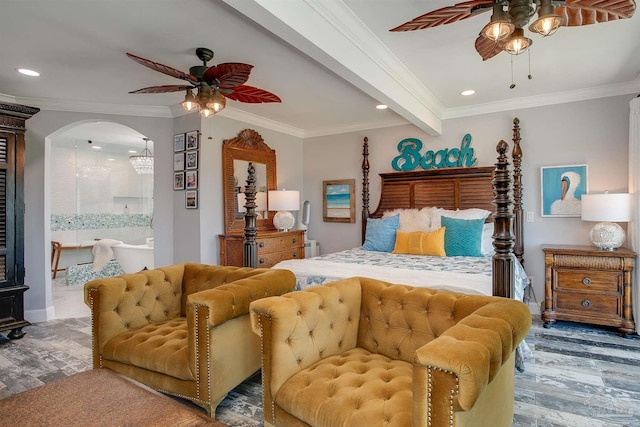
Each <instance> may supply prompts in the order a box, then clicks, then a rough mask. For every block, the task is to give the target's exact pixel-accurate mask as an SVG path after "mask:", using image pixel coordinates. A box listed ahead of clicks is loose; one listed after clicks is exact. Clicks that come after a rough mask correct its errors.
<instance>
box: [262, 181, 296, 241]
mask: <svg viewBox="0 0 640 427" xmlns="http://www.w3.org/2000/svg"><path fill="white" fill-rule="evenodd" d="M299 209H300V192H299V191H295V190H294V191H287V190H280V191H269V210H270V211H277V212H276V214H275V215H274V216H273V225H274V226H275V227H276V228H277V229H278V230H280V231H289V230H291V228H293V224H295V222H296V221H295V218H294V217H293V214H292V213H291V212H290V211H297V210H299Z"/></svg>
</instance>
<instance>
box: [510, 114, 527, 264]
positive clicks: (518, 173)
mask: <svg viewBox="0 0 640 427" xmlns="http://www.w3.org/2000/svg"><path fill="white" fill-rule="evenodd" d="M511 157H512V159H513V215H514V222H513V232H514V234H515V238H516V245H515V248H514V249H513V253H514V255H515V256H516V258H518V261H520V264H522V266H523V267H524V257H523V254H524V236H523V235H522V234H523V229H524V218H523V210H522V148H520V119H518V118H517V117H516V118H514V119H513V150H512V152H511Z"/></svg>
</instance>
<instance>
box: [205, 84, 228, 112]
mask: <svg viewBox="0 0 640 427" xmlns="http://www.w3.org/2000/svg"><path fill="white" fill-rule="evenodd" d="M226 106H227V100H226V98H225V97H224V95H223V94H221V93H220V91H219V90H218V89H215V90H214V91H213V94H212V95H211V96H210V97H209V101H208V102H207V108H209V109H210V110H212V111H213V114H217V113H219V112H220V111H222V110H224V107H226Z"/></svg>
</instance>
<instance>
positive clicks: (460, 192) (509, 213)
mask: <svg viewBox="0 0 640 427" xmlns="http://www.w3.org/2000/svg"><path fill="white" fill-rule="evenodd" d="M512 141H513V149H512V151H511V162H510V161H509V159H508V157H507V150H508V148H509V146H508V144H507V143H506V142H504V141H500V142H499V143H498V145H497V147H496V151H497V152H498V158H497V161H496V163H495V166H483V167H471V168H450V169H430V170H421V171H412V172H392V173H381V174H380V177H381V179H382V182H381V187H380V201H379V202H378V205H377V207H376V210H375V211H374V212H373V213H370V211H369V140H368V138H367V137H365V138H364V142H363V146H362V242H363V243H364V239H365V234H366V226H367V219H368V218H379V217H381V216H382V214H383V213H384V211H387V210H392V209H398V208H404V209H407V208H423V207H429V206H437V207H439V208H445V209H468V208H481V209H486V210H488V211H491V212H493V214H492V215H491V216H490V218H488V219H487V221H493V222H494V223H495V226H494V230H495V231H494V234H493V239H494V247H495V249H496V254H495V255H494V257H493V258H494V266H493V270H494V271H493V280H494V295H499V296H509V297H511V296H512V295H510V291H509V289H513V288H512V284H511V283H510V278H511V277H512V270H513V265H512V261H511V255H515V257H516V258H517V259H518V260H519V261H520V263H521V264H523V265H524V242H523V208H522V169H521V166H522V149H521V147H520V120H519V119H518V118H514V119H513V139H512ZM510 163H512V164H513V173H511V171H510V166H509V165H510ZM497 288H499V289H497Z"/></svg>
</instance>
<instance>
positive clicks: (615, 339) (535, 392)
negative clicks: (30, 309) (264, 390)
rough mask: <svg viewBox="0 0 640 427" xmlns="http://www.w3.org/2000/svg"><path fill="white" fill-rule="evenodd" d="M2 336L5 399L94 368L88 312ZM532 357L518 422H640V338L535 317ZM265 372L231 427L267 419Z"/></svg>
mask: <svg viewBox="0 0 640 427" xmlns="http://www.w3.org/2000/svg"><path fill="white" fill-rule="evenodd" d="M25 330H26V332H27V335H26V336H25V337H24V338H23V339H21V340H16V341H9V340H6V339H4V337H2V338H0V398H3V397H6V396H9V395H12V394H14V393H19V392H21V391H24V390H27V389H29V388H32V387H36V386H38V385H41V384H44V383H48V382H51V381H53V380H55V379H57V378H61V377H63V376H67V375H72V374H74V373H77V372H81V371H84V370H87V369H91V350H90V346H91V335H90V334H91V330H90V321H89V318H86V317H84V318H72V319H59V320H53V321H50V322H46V323H40V324H37V325H32V326H30V327H27V328H25ZM527 342H528V343H529V346H530V347H531V349H532V351H533V358H531V359H529V360H527V361H526V363H525V364H526V371H525V372H524V373H519V372H518V373H516V386H515V390H516V391H515V395H516V397H515V417H514V423H513V426H518V427H524V426H526V427H530V426H537V427H543V426H544V427H556V426H567V427H581V426H585V427H587V426H589V427H591V426H593V427H622V426H629V427H633V426H637V427H640V338H639V337H638V336H634V337H632V338H631V339H625V338H622V337H621V336H620V335H619V334H618V333H617V332H615V331H613V330H609V329H604V328H597V327H590V326H585V325H579V324H573V323H568V322H558V323H557V324H556V325H554V326H553V327H552V328H550V329H544V328H543V327H542V323H541V322H540V320H539V319H537V318H536V319H534V326H533V327H532V329H531V331H530V333H529V336H528V337H527ZM260 398H261V394H260V378H259V376H255V377H253V378H251V379H249V380H247V381H245V382H244V383H243V384H242V385H241V386H239V387H238V388H236V389H235V390H234V391H233V392H232V393H231V394H230V395H229V396H228V397H227V399H225V400H224V401H223V402H222V404H221V405H220V406H219V408H218V416H217V418H218V420H219V421H221V422H223V423H225V424H227V425H229V426H234V427H250V426H261V425H262V421H261V420H262V408H261V402H260Z"/></svg>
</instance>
